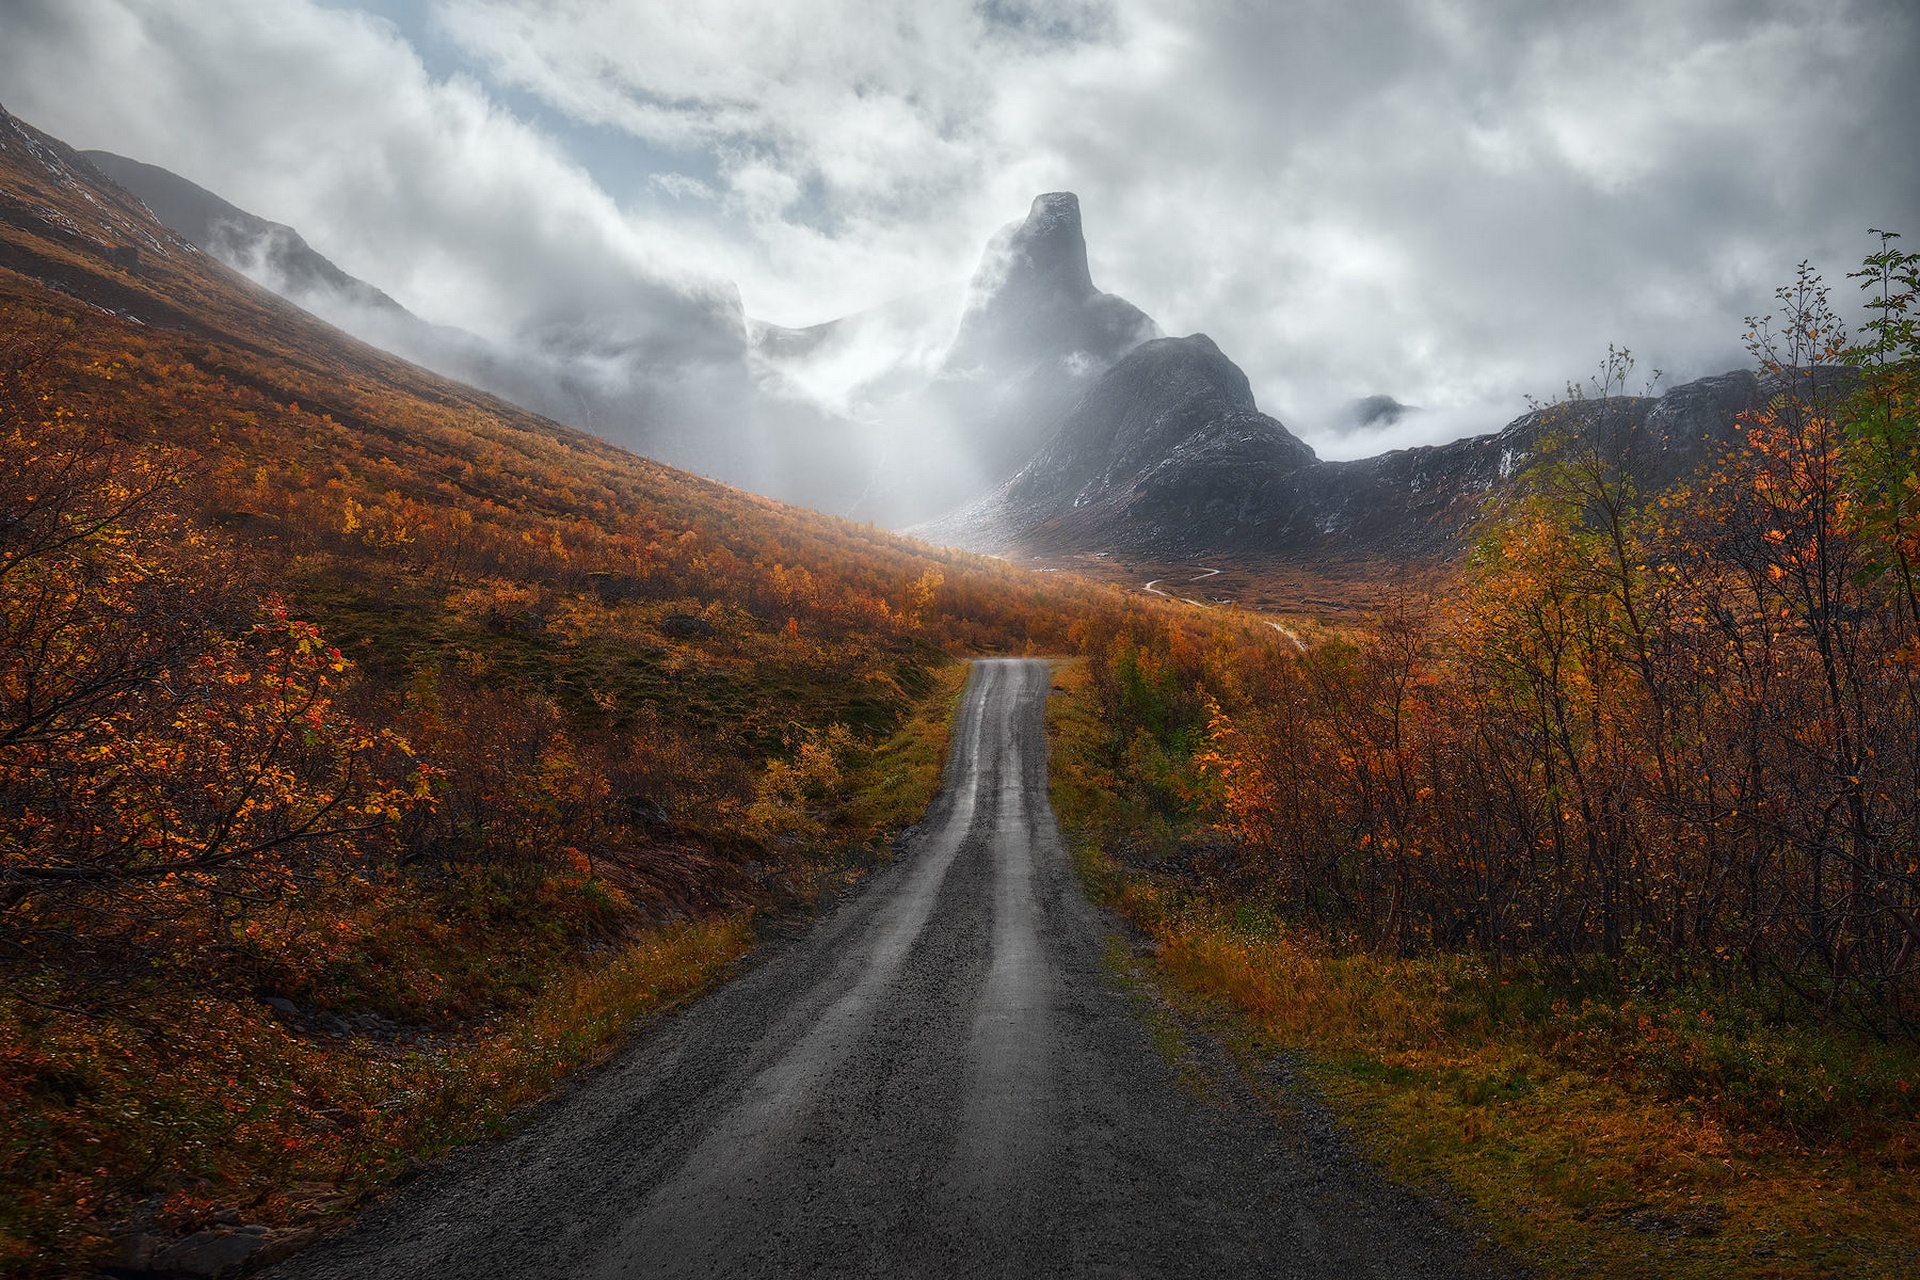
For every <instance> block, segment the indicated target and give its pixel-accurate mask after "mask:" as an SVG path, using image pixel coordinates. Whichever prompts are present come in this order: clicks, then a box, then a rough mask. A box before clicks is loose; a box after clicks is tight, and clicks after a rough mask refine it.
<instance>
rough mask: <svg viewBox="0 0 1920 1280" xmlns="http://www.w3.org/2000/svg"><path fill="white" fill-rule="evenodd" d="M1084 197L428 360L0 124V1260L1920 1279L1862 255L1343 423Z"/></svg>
mask: <svg viewBox="0 0 1920 1280" xmlns="http://www.w3.org/2000/svg"><path fill="white" fill-rule="evenodd" d="M90 156H91V157H93V158H92V159H90V158H89V157H90ZM122 183H125V184H126V185H122ZM141 192H145V194H144V195H142V194H141ZM163 214H164V216H165V220H164V221H163V220H162V216H161V215H163ZM1095 218H1096V221H1097V218H1098V213H1097V211H1096V212H1095ZM1081 219H1082V210H1081V204H1080V200H1079V198H1078V197H1077V196H1076V195H1074V194H1072V193H1070V192H1066V191H1051V192H1045V193H1043V194H1041V195H1039V196H1038V197H1036V198H1035V199H1034V200H1033V201H1032V203H1031V205H1030V206H1029V207H1028V210H1027V213H1026V214H1025V216H1024V217H1023V218H1022V219H1020V220H1018V221H1015V222H1013V223H1010V224H1008V225H1007V226H1006V227H1005V228H1003V229H1002V230H1001V231H1000V232H999V233H997V234H996V235H995V236H994V237H993V238H992V239H991V240H990V241H989V243H988V245H987V246H986V249H985V251H984V253H983V254H982V255H981V257H980V260H979V263H978V266H977V267H976V269H975V273H974V276H973V277H972V279H971V281H970V282H969V283H968V284H967V285H966V286H965V287H964V288H958V287H956V288H952V289H948V288H944V287H939V286H929V287H928V288H927V289H926V290H925V291H924V292H922V293H919V294H915V295H911V296H910V297H908V298H905V299H903V300H901V301H900V302H898V303H895V304H888V305H884V306H881V307H877V308H874V309H871V310H869V311H865V312H860V313H856V314H852V315H848V316H844V317H841V318H840V319H837V320H830V321H826V322H823V323H820V324H816V325H812V326H809V327H805V328H787V327H782V326H777V325H769V324H765V323H762V322H759V321H756V320H752V319H750V318H749V317H748V316H747V315H746V313H745V311H744V309H743V308H742V307H741V306H740V304H739V299H738V297H737V296H733V297H728V296H726V295H725V291H724V290H718V291H714V290H710V289H705V286H700V287H698V288H696V287H692V286H689V287H688V288H687V289H686V290H682V291H680V292H673V296H672V297H671V298H670V299H664V300H663V299H662V298H652V299H650V300H648V302H647V305H648V306H650V307H652V306H655V305H656V304H657V308H656V310H657V312H658V314H667V315H669V316H670V317H678V318H677V319H676V320H674V322H673V323H670V324H663V325H662V326H661V328H660V330H659V331H658V332H651V331H650V332H649V333H647V334H638V333H635V332H630V331H627V330H623V329H621V328H620V326H619V325H617V324H612V323H611V322H606V321H607V317H608V315H612V314H614V313H613V312H607V313H597V312H593V311H592V310H591V309H587V310H582V311H580V312H578V313H567V314H558V313H556V314H550V315H546V316H543V317H536V321H537V323H530V325H529V326H528V327H524V328H522V329H520V330H517V331H515V332H513V333H511V334H508V335H505V336H502V335H500V334H495V335H492V336H488V337H479V336H476V335H474V334H472V333H468V332H465V331H461V330H454V329H448V328H445V327H442V326H438V325H435V324H432V323H430V322H428V321H426V320H423V319H421V318H420V317H419V316H417V315H415V314H414V313H413V312H411V311H408V310H407V309H406V308H404V307H402V306H401V305H400V304H399V303H398V302H396V301H394V299H393V297H391V296H390V295H389V294H388V293H386V292H384V291H383V290H382V288H381V287H380V285H379V283H378V282H367V281H362V280H359V279H357V278H355V277H353V276H351V275H348V274H347V273H346V272H344V271H342V270H341V269H340V268H339V267H337V266H335V265H334V264H333V263H332V262H331V261H329V260H328V259H327V258H325V257H322V256H321V255H320V254H318V253H317V252H316V251H315V250H314V249H313V248H312V246H310V245H309V244H308V243H307V242H306V240H305V239H304V238H303V237H302V235H301V233H300V232H299V231H297V230H296V229H294V228H292V227H289V226H286V225H283V224H280V223H276V222H271V221H269V220H266V219H262V218H258V217H256V216H255V215H253V214H249V213H246V212H245V211H243V210H241V209H239V208H237V207H236V206H233V205H231V204H228V203H227V202H225V201H224V200H222V199H220V197H218V196H217V195H215V194H213V193H212V192H210V191H207V190H204V189H201V188H199V187H197V186H194V185H193V184H191V183H187V182H186V181H185V180H184V179H182V178H179V177H178V176H177V175H174V174H170V173H168V172H167V171H165V170H158V169H153V168H151V167H150V166H143V165H141V164H140V163H139V162H138V161H134V160H128V159H126V158H124V157H119V156H113V155H109V154H107V153H92V152H90V153H82V152H79V151H76V150H74V149H73V148H71V147H69V146H67V144H65V143H64V142H61V141H60V140H58V139H56V138H53V137H51V136H50V135H48V134H46V133H43V132H41V131H40V130H38V129H36V128H34V127H33V126H32V125H30V124H28V123H27V122H25V121H22V120H20V119H17V118H15V117H13V116H11V115H7V114H5V113H4V112H0V356H3V357H4V362H3V363H0V445H3V447H4V451H5V458H6V461H7V463H8V464H9V465H8V467H7V470H6V473H5V474H4V475H0V516H3V517H4V518H3V519H0V618H3V619H4V627H5V630H4V631H3V632H0V977H3V978H4V983H3V984H0V1105H4V1106H5V1107H6V1108H7V1109H8V1112H9V1115H10V1117H11V1119H10V1124H9V1127H8V1129H7V1131H6V1134H5V1142H4V1144H3V1145H0V1274H6V1275H19V1276H22V1277H43V1276H44V1277H59V1278H60V1280H69V1278H70V1277H89V1278H91V1277H94V1276H101V1275H238V1274H245V1273H251V1272H256V1271H259V1270H262V1269H264V1268H268V1267H273V1268H275V1269H276V1270H275V1272H274V1273H275V1274H284V1275H288V1276H329V1275H395V1276H400V1275H422V1276H425V1275H434V1276H441V1275H461V1274H472V1275H495V1274H507V1275H512V1274H527V1275H531V1274H595V1275H612V1274H775V1273H786V1272H789V1271H796V1270H809V1271H814V1272H819V1273H824V1274H849V1273H863V1274H896V1273H898V1272H899V1271H900V1270H902V1269H913V1270H923V1271H929V1272H932V1273H937V1274H956V1275H958V1274H978V1273H981V1272H983V1271H994V1272H998V1273H1003V1274H1062V1273H1075V1274H1081V1273H1085V1274H1095V1273H1098V1274H1113V1273H1128V1272H1143V1271H1150V1272H1153V1273H1156V1274H1158V1273H1162V1272H1166V1273H1175V1274H1187V1273H1190V1274H1208V1275H1213V1274H1225V1275H1234V1274H1249V1275H1251V1274H1298V1275H1301V1276H1320V1275H1344V1274H1348V1273H1360V1274H1392V1275H1401V1274H1408V1275H1434V1276H1452V1275H1462V1276H1464V1275H1485V1274H1507V1273H1512V1274H1541V1275H1568V1276H1585V1275H1608V1276H1615V1275H1621V1276H1648V1277H1652V1276H1664V1275H1701V1276H1707V1275H1719V1274H1739V1273H1746V1272H1754V1273H1764V1274H1773V1275H1781V1276H1795V1277H1799V1276H1806V1277H1812V1276H1824V1275H1850V1276H1863V1277H1865V1276H1882V1275H1896V1274H1905V1273H1906V1272H1908V1271H1910V1270H1911V1269H1912V1268H1913V1267H1914V1266H1915V1265H1916V1260H1917V1259H1920V1206H1916V1203H1915V1199H1914V1195H1913V1192H1912V1190H1911V1185H1910V1181H1911V1179H1910V1175H1911V1162H1912V1159H1913V1153H1914V1152H1915V1151H1916V1150H1920V1089H1916V1088H1915V1087H1914V1083H1913V1082H1914V1081H1915V1080H1916V1079H1920V1075H1916V1072H1920V1047H1916V1046H1917V1044H1920V1042H1917V1041H1916V1038H1915V1034H1916V1033H1915V1028H1916V1025H1920V959H1917V958H1916V952H1917V951H1920V948H1917V947H1916V942H1920V869H1916V867H1915V865H1914V862H1913V858H1912V850H1913V849H1914V847H1915V841H1916V833H1920V804H1916V800H1915V797H1916V795H1920V790H1916V779H1917V778H1920V714H1916V708H1920V665H1916V661H1915V654H1916V653H1920V639H1917V637H1920V605H1916V601H1920V588H1917V587H1916V575H1917V574H1920V570H1916V567H1915V566H1916V565H1920V533H1916V530H1920V520H1916V499H1915V495H1916V494H1917V493H1920V481H1916V479H1915V477H1916V452H1915V449H1914V447H1913V440H1914V425H1913V424H1914V404H1915V397H1914V382H1913V375H1914V370H1915V368H1916V360H1920V350H1916V346H1915V338H1914V333H1913V329H1912V325H1911V322H1910V320H1908V319H1907V317H1908V316H1909V315H1910V312H1911V310H1912V308H1913V307H1914V306H1916V305H1920V303H1916V301H1915V299H1916V297H1920V258H1916V256H1915V255H1911V254H1906V253H1904V252H1902V251H1901V250H1900V249H1899V248H1898V246H1897V244H1896V243H1895V239H1896V238H1894V237H1891V236H1887V235H1882V237H1881V239H1880V241H1879V247H1878V249H1877V250H1876V251H1875V252H1874V253H1873V254H1870V255H1869V256H1868V258H1867V259H1866V260H1865V261H1864V262H1863V264H1862V267H1861V269H1860V271H1859V272H1857V273H1855V274H1856V277H1857V278H1858V279H1859V280H1860V281H1861V282H1862V283H1863V285H1864V287H1865V290H1866V293H1865V297H1866V298H1867V304H1866V305H1867V308H1868V314H1869V315H1870V316H1871V317H1875V319H1872V320H1870V321H1869V323H1868V324H1867V325H1866V327H1864V328H1861V327H1859V326H1857V325H1856V326H1853V327H1851V328H1849V327H1848V325H1847V324H1846V323H1844V322H1842V321H1841V320H1840V319H1839V317H1838V316H1837V315H1836V314H1835V313H1834V311H1833V310H1832V307H1831V305H1830V303H1829V301H1828V295H1827V292H1826V289H1825V285H1824V284H1823V283H1822V282H1821V280H1820V278H1819V277H1818V275H1817V274H1816V273H1814V272H1813V271H1812V269H1811V268H1810V267H1805V266H1803V267H1802V268H1801V272H1800V275H1799V276H1798V277H1797V279H1796V280H1795V282H1794V283H1793V284H1791V285H1788V286H1785V287H1783V288H1782V289H1781V290H1780V292H1779V293H1778V294H1777V295H1776V304H1777V314H1776V316H1775V317H1770V318H1768V319H1767V320H1765V321H1764V322H1762V321H1754V322H1753V333H1752V334H1750V335H1749V339H1750V348H1751V352H1752V355H1753V362H1752V363H1753V367H1752V368H1749V369H1741V370H1735V371H1732V372H1729V373H1725V374H1719V375H1714V376H1710V377H1704V378H1696V379H1692V380H1690V381H1686V382H1682V383H1681V384H1679V385H1677V386H1672V387H1669V388H1667V389H1665V390H1664V391H1662V392H1660V393H1659V394H1653V393H1652V391H1651V390H1649V392H1648V394H1633V393H1632V391H1631V389H1630V386H1629V380H1630V377H1631V375H1632V374H1633V364H1632V360H1631V358H1630V357H1628V356H1627V355H1626V353H1624V352H1615V351H1611V350H1610V351H1609V353H1608V356H1607V360H1606V363H1605V364H1604V365H1603V366H1602V369H1601V372H1600V374H1599V376H1598V377H1597V378H1595V379H1594V380H1593V381H1592V382H1591V383H1590V384H1589V387H1590V390H1587V391H1583V392H1581V393H1580V394H1574V395H1570V397H1569V399H1568V400H1567V401H1566V402H1565V403H1561V404H1556V405H1549V406H1539V407H1536V408H1534V409H1532V410H1531V411H1529V412H1528V413H1526V414H1523V415H1521V416H1520V417H1518V418H1515V419H1514V420H1513V421H1511V422H1509V423H1508V424H1507V425H1505V426H1504V427H1498V429H1492V428H1493V427H1494V426H1495V424H1488V426H1489V428H1490V429H1489V430H1487V431H1485V432H1484V433H1482V434H1477V435H1469V436H1465V437H1462V438H1460V439H1457V440H1454V441H1452V442H1450V443H1446V444H1439V445H1431V446H1422V447H1417V448H1408V449H1401V450H1396V451H1392V452H1389V453H1385V454H1381V455H1378V456H1375V457H1371V458H1364V459H1357V460H1340V461H1329V460H1325V459H1322V458H1321V457H1320V456H1319V455H1318V454H1316V452H1315V450H1314V449H1313V448H1312V447H1310V446H1309V445H1308V444H1307V443H1306V442H1305V441H1304V440H1303V439H1302V438H1301V437H1300V436H1299V435H1297V434H1295V432H1294V431H1293V430H1292V429H1290V428H1289V427H1288V426H1287V425H1286V424H1285V423H1283V422H1281V421H1280V420H1279V419H1278V418H1276V417H1274V416H1271V415H1270V414H1269V413H1267V412H1263V411H1262V409H1261V408H1260V406H1259V405H1258V404H1257V403H1256V400H1255V397H1254V393H1253V389H1252V383H1251V382H1250V380H1249V377H1248V375H1247V373H1246V372H1245V371H1244V370H1243V369H1242V368H1241V367H1240V365H1238V364H1236V363H1235V361H1234V359H1233V358H1232V357H1231V356H1230V355H1229V353H1227V352H1226V351H1224V350H1223V349H1222V348H1221V346H1220V345H1219V344H1216V343H1215V342H1214V341H1213V339H1212V338H1210V337H1208V336H1207V335H1206V334H1205V333H1193V334H1188V335H1185V336H1169V335H1166V334H1164V333H1163V332H1162V330H1161V328H1160V325H1159V324H1158V323H1157V322H1156V321H1155V320H1154V319H1152V318H1151V317H1149V316H1148V315H1147V314H1146V312H1145V311H1143V310H1142V309H1140V308H1139V307H1137V306H1135V305H1134V304H1132V303H1130V302H1128V301H1126V300H1125V299H1122V298H1120V297H1118V296H1117V295H1115V294H1111V293H1107V292H1104V291H1102V290H1101V289H1099V288H1098V287H1097V286H1096V285H1095V283H1094V277H1093V273H1092V271H1091V269H1090V267H1089V257H1088V245H1087V231H1086V229H1085V228H1084V227H1083V225H1082V220H1081ZM976 243H977V241H976ZM622 287H624V286H622ZM663 287H664V286H663ZM703 290H705V291H704V292H703ZM1876 291H1877V292H1876ZM608 292H609V295H617V294H618V293H619V289H618V288H610V289H609V291H608ZM668 292H672V291H671V290H669V291H668ZM584 305H585V304H583V306H584ZM620 305H625V303H624V302H623V303H620ZM309 308H310V309H309ZM643 309H644V308H643ZM622 314H624V313H622ZM649 314H654V315H655V318H656V319H657V318H658V315H657V314H655V313H652V312H650V313H649ZM369 317H373V318H374V320H370V319H369ZM375 320H377V323H375V322H374V321H375ZM603 322H606V323H603ZM336 325H338V326H341V327H335V326H336ZM876 335H878V336H876ZM929 335H931V336H929ZM661 344H664V345H661ZM886 344H892V345H891V346H887V345H886ZM880 346H885V347H886V350H887V353H888V354H887V355H886V358H885V359H879V358H878V357H875V356H874V351H875V350H876V349H878V347H880ZM414 361H418V362H419V363H414ZM863 362H864V363H863ZM423 366H424V367H423ZM849 368H855V369H856V372H855V373H852V374H849V373H848V372H847V370H848V369H849ZM430 370H437V372H434V371H430ZM589 371H594V372H593V376H591V377H589V376H588V374H589ZM1350 407H1351V408H1352V410H1353V412H1354V414H1356V415H1365V414H1370V415H1374V417H1375V418H1385V419H1389V420H1391V419H1393V418H1395V417H1397V416H1400V415H1404V414H1408V413H1417V412H1419V411H1418V410H1414V409H1410V408H1409V407H1408V406H1405V405H1401V404H1399V403H1398V402H1397V401H1394V400H1392V399H1391V398H1390V397H1385V396H1380V395H1375V396H1371V397H1368V398H1366V399H1364V400H1362V401H1359V402H1356V404H1355V405H1353V406H1350ZM546 414H551V415H552V416H543V415H546ZM801 504H805V505H801ZM809 507H812V508H816V509H809ZM883 526H885V527H883ZM893 529H899V530H901V532H893V531H891V530H893ZM1056 814H1057V817H1056Z"/></svg>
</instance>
